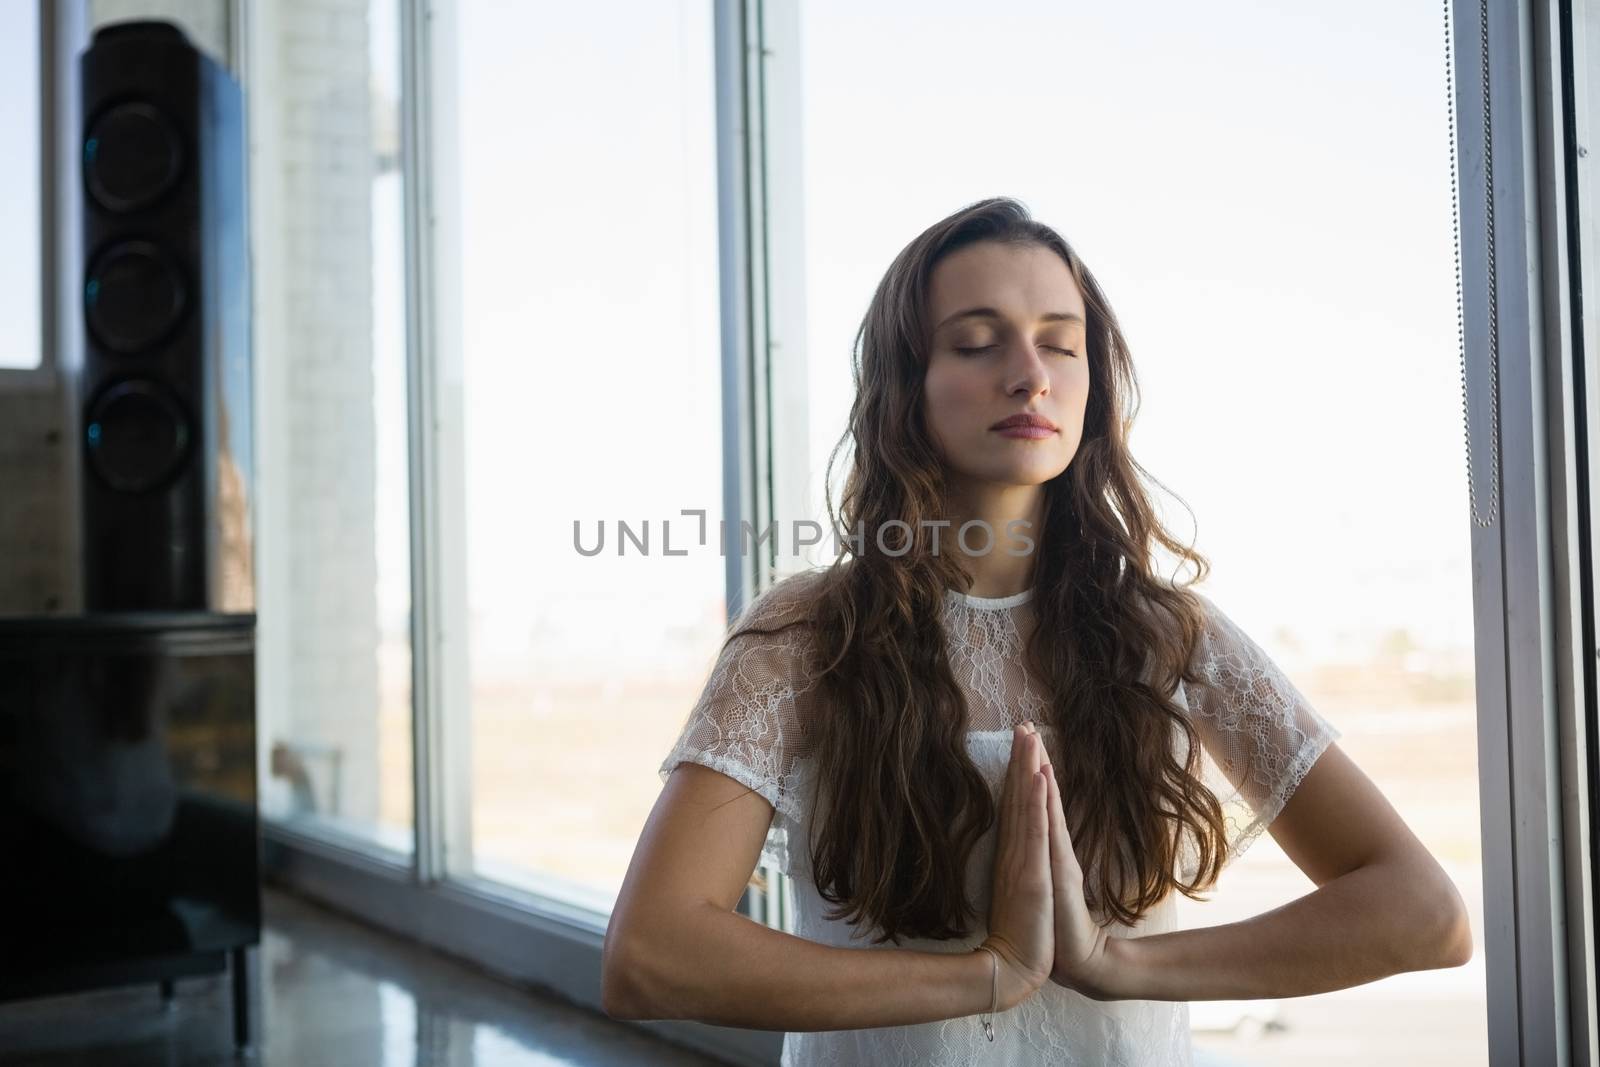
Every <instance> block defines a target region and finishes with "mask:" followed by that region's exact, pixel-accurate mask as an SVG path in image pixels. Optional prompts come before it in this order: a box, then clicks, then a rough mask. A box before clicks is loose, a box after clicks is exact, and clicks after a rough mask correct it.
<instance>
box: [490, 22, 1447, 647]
mask: <svg viewBox="0 0 1600 1067" xmlns="http://www.w3.org/2000/svg"><path fill="white" fill-rule="evenodd" d="M709 8H710V5H709V4H704V3H700V2H698V0H684V2H681V3H679V4H677V5H656V4H649V5H645V4H641V5H636V7H635V9H633V10H631V11H630V14H629V17H628V18H627V19H619V18H618V17H616V14H615V11H614V10H613V9H611V8H608V7H599V8H596V7H586V6H583V5H563V6H559V7H555V8H541V9H540V10H539V13H538V14H537V16H535V14H534V11H533V9H532V8H528V7H523V6H520V5H493V6H492V7H490V6H485V5H470V4H469V5H466V6H465V7H464V17H463V21H462V26H461V41H462V62H461V75H462V79H463V82H462V110H463V115H462V124H461V127H460V136H461V143H462V156H463V194H464V198H465V206H464V241H463V246H464V249H465V255H466V258H467V262H466V264H465V277H464V279H463V283H464V289H465V306H466V318H467V323H466V333H467V336H466V351H467V369H466V374H467V378H468V405H469V407H468V411H469V414H468V421H469V424H470V431H469V433H470V439H469V443H468V448H469V459H468V462H469V465H470V467H471V470H470V471H469V474H468V489H469V508H470V509H471V515H472V518H473V521H474V524H475V528H474V533H473V540H472V557H471V567H472V574H473V578H472V594H471V595H472V598H473V602H474V605H475V607H476V608H477V609H478V610H480V611H482V612H484V613H486V615H488V616H493V617H498V618H500V619H502V620H504V625H503V626H489V627H485V628H484V629H483V630H481V631H477V632H483V633H490V632H499V633H502V634H503V635H504V637H505V640H506V641H507V642H508V647H507V648H506V649H505V652H506V654H507V655H508V656H510V655H515V654H517V653H519V652H523V653H525V650H526V647H527V645H526V634H527V632H528V627H529V626H532V625H537V623H535V622H533V621H532V616H533V615H535V614H537V613H538V612H539V611H540V610H541V609H540V608H539V607H537V606H533V605H546V606H547V607H548V610H549V612H550V619H551V620H558V621H560V622H561V623H562V626H561V628H562V629H565V628H567V627H575V628H576V632H578V633H581V632H586V631H587V627H586V626H584V625H582V623H581V622H580V619H583V618H592V619H594V620H605V619H610V620H612V621H613V622H612V624H613V625H615V624H616V623H615V620H617V619H618V618H619V615H620V616H622V617H624V618H626V617H628V616H633V617H637V618H639V619H640V622H641V625H640V627H639V632H638V634H637V635H633V634H630V635H629V637H628V640H630V642H631V641H632V640H633V638H634V637H635V636H637V637H638V638H639V639H640V640H647V639H648V632H649V631H650V630H651V628H652V627H654V628H655V629H657V630H659V627H660V625H661V623H662V618H661V614H662V613H667V612H675V611H682V612H684V613H685V614H686V615H687V614H688V612H687V606H688V605H689V604H691V603H693V602H695V597H694V593H695V592H696V591H702V592H709V594H710V595H711V596H713V597H715V598H720V593H721V569H720V563H721V561H720V559H718V558H717V557H716V556H715V555H714V554H712V553H710V552H708V551H706V550H700V549H696V550H695V552H696V553H697V554H692V555H691V556H690V557H688V558H686V559H665V558H663V557H661V555H660V554H659V545H658V542H653V543H652V552H653V553H654V554H653V555H652V556H651V557H650V558H648V559H642V560H637V559H636V560H617V559H616V558H615V556H614V555H611V556H609V557H608V558H602V559H593V560H591V559H585V558H582V557H579V556H577V554H576V553H575V552H574V551H573V550H572V548H571V544H570V536H571V534H570V526H571V519H572V518H573V517H581V518H583V519H584V520H585V531H586V533H587V534H591V535H592V533H593V532H594V530H595V528H596V522H597V520H598V519H599V518H601V517H604V518H607V519H609V520H612V522H613V523H614V521H615V520H616V519H618V518H629V519H633V520H643V519H645V518H649V519H651V520H653V525H655V526H656V527H657V530H656V531H655V535H656V537H657V538H658V539H659V525H660V520H661V519H663V518H666V517H671V516H675V515H676V514H677V512H678V509H679V508H682V507H696V506H704V507H708V508H710V509H711V510H712V512H713V514H714V515H715V514H716V513H717V511H718V502H719V499H720V483H719V479H718V475H717V471H716V463H717V458H718V454H719V453H718V445H719V440H720V435H719V430H718V407H717V404H718V400H717V397H718V389H719V385H718V377H717V374H718V372H717V345H718V337H719V332H718V325H717V319H716V303H715V302H716V281H717V268H716V258H715V246H714V244H713V240H714V236H715V235H714V229H713V227H714V222H715V176H714V171H713V170H712V163H713V150H714V142H713V121H714V120H713V115H714V111H713V107H714V103H713V97H712V90H713V80H712V79H713V75H712V70H711V51H710V39H709V36H710V32H711V24H710V13H709ZM800 10H801V19H802V23H801V66H802V79H803V124H802V151H803V157H804V170H803V174H802V175H801V180H802V182H803V188H804V198H805V221H804V231H803V232H804V236H805V242H806V247H805V255H806V263H805V284H806V294H805V299H806V306H807V308H808V309H809V310H808V319H807V324H806V326H807V343H808V351H807V353H806V355H807V357H808V358H809V360H810V378H811V382H812V401H811V403H812V435H811V455H812V457H813V466H814V469H815V470H816V471H817V472H818V475H819V476H820V471H821V467H822V462H823V459H824V457H825V455H826V452H827V450H828V448H829V447H830V446H831V445H832V443H833V441H834V439H835V438H836V437H837V435H838V433H839V432H840V431H841V430H842V429H843V419H844V415H845V412H846V409H847V407H848V403H849V394H850V380H849V358H850V346H851V344H852V341H853V339H854V335H855V331H856V328H857V327H858V325H859V322H860V318H861V315H862V314H863V312H864V311H865V309H866V305H867V301H868V299H869V298H870V296H871V293H872V291H873V288H874V287H875V285H876V284H877V282H878V279H879V278H880V277H881V276H882V273H883V270H884V269H885V268H886V267H887V265H888V263H889V261H890V260H891V259H892V258H893V256H894V255H895V254H896V253H897V252H898V251H899V249H900V248H901V247H903V246H904V245H905V243H907V242H908V241H910V240H911V239H912V238H913V237H914V236H915V235H916V234H917V233H918V232H920V231H921V230H922V229H923V228H925V227H926V226H928V225H929V224H931V223H932V222H934V221H935V220H937V219H939V218H941V217H943V216H944V215H946V214H948V213H949V212H950V211H953V210H955V209H956V208H958V207H960V206H962V205H963V204H966V203H969V202H971V201H973V200H977V199H980V198H982V197H985V196H990V195H995V194H1008V195H1013V196H1016V197H1019V198H1020V199H1021V200H1023V202H1024V203H1026V204H1027V205H1028V206H1029V207H1030V208H1031V209H1032V210H1033V212H1034V214H1035V216H1036V217H1038V218H1040V219H1042V220H1044V221H1046V222H1049V223H1051V224H1052V225H1054V226H1056V227H1057V228H1058V229H1059V230H1061V232H1062V233H1063V234H1064V235H1065V236H1066V237H1067V239H1068V240H1069V241H1070V242H1072V243H1073V244H1074V245H1075V246H1076V248H1077V249H1078V251H1079V252H1080V253H1081V254H1082V255H1083V256H1084V257H1085V258H1086V259H1087V261H1088V262H1089V264H1090V266H1091V268H1092V269H1093V270H1094V271H1095V272H1096V274H1097V276H1098V277H1099V279H1100V281H1101V283H1102V284H1103V286H1104V287H1105V288H1106V289H1107V290H1108V293H1109V295H1110V298H1111V300H1112V301H1113V304H1114V307H1115V308H1116V310H1117V312H1118V314H1119V317H1120V319H1121V322H1122V324H1123V328H1124V331H1125V333H1126V335H1127V337H1128V339H1129V342H1130V344H1131V345H1132V347H1133V352H1134V357H1135V361H1136V366H1137V368H1138V372H1139V374H1140V381H1141V385H1142V386H1143V391H1144V395H1143V406H1142V408H1141V411H1140V414H1139V417H1138V420H1137V422H1136V424H1135V430H1134V434H1133V438H1132V440H1133V444H1134V447H1135V454H1136V457H1137V458H1138V459H1139V460H1140V462H1141V463H1142V464H1143V465H1144V466H1145V467H1146V468H1147V469H1148V470H1149V471H1150V472H1151V473H1152V474H1153V475H1154V476H1155V477H1157V478H1159V479H1160V480H1161V481H1162V482H1164V483H1165V484H1166V485H1167V486H1169V487H1171V488H1172V489H1173V490H1174V491H1175V492H1177V493H1178V494H1179V495H1180V496H1181V497H1182V498H1183V499H1184V500H1185V501H1186V502H1187V503H1188V505H1189V507H1190V508H1192V509H1193V511H1194V513H1195V516H1196V517H1197V519H1198V524H1199V526H1198V529H1199V545H1198V547H1199V548H1200V550H1201V551H1202V552H1204V553H1206V554H1207V555H1208V556H1209V557H1210V559H1211V561H1212V563H1213V564H1214V570H1213V574H1212V578H1211V580H1210V583H1209V585H1208V588H1209V589H1210V590H1212V591H1213V594H1214V595H1215V596H1216V597H1217V598H1218V599H1219V602H1220V603H1222V604H1223V605H1224V607H1226V608H1227V609H1228V610H1229V611H1230V613H1231V614H1233V615H1234V617H1235V618H1237V619H1238V620H1239V621H1240V622H1241V623H1242V624H1244V625H1245V626H1246V627H1247V628H1249V629H1251V630H1252V631H1268V630H1274V629H1276V627H1277V626H1278V625H1279V624H1288V625H1289V626H1291V627H1293V628H1294V629H1295V630H1296V631H1297V632H1299V633H1300V635H1301V636H1302V638H1303V639H1304V640H1306V641H1307V642H1308V643H1323V644H1330V643H1332V642H1333V641H1335V640H1336V639H1337V637H1338V635H1339V633H1340V632H1341V631H1360V632H1367V633H1371V632H1372V631H1374V630H1379V631H1381V630H1385V629H1388V628H1390V627H1402V626H1403V627H1408V628H1410V629H1411V630H1412V631H1413V633H1414V634H1415V635H1416V636H1417V637H1418V638H1419V639H1420V640H1421V641H1422V642H1423V643H1425V644H1455V645H1460V646H1463V647H1469V648H1470V643H1471V623H1470V619H1471V611H1470V609H1471V584H1470V577H1469V570H1468V563H1467V561H1468V556H1469V539H1468V529H1469V527H1468V517H1467V512H1466V480H1465V466H1464V446H1463V440H1462V425H1461V391H1460V390H1461V383H1460V364H1459V350H1458V347H1457V343H1458V342H1457V321H1456V293H1455V274H1454V271H1455V267H1454V259H1453V250H1452V228H1451V201H1450V169H1449V142H1448V131H1447V128H1446V114H1447V112H1446V98H1445V92H1446V89H1445V71H1444V39H1443V30H1442V23H1441V13H1440V11H1439V10H1438V9H1437V8H1436V7H1434V6H1428V5H1423V6H1409V7H1408V6H1406V5H1400V6H1398V7H1397V6H1395V5H1390V4H1381V3H1378V2H1376V0H1363V2H1360V3H1355V4H1351V5H1342V6H1340V7H1338V8H1336V9H1335V8H1327V7H1322V8H1317V7H1304V6H1296V7H1289V8H1286V7H1284V6H1283V5H1273V4H1269V3H1264V2H1262V3H1248V2H1230V3H1225V4H1210V5H1201V6H1196V5H1193V4H1186V3H1174V2H1166V3H1154V4H1146V5H1140V6H1138V7H1137V8H1130V7H1126V6H1123V7H1117V6H1114V5H1098V4H1086V3H1080V4H1060V3H1026V2H1020V0H1010V2H1005V3H997V4H990V5H986V6H985V8H984V17H983V19H982V20H981V21H979V22H974V20H973V19H972V17H971V11H972V9H971V6H970V4H966V3H962V2H960V0H942V2H932V3H930V2H919V3H917V4H915V5H910V4H890V3H874V4H859V3H850V2H844V0H807V2H806V3H804V4H802V5H800ZM519 19H521V20H523V21H522V22H519ZM1376 25H1381V26H1382V27H1383V32H1382V33H1374V32H1372V27H1373V26H1376ZM1357 56H1359V58H1360V61H1359V62H1354V61H1353V59H1352V57H1357ZM530 101H549V102H550V105H551V106H549V107H542V108H535V107H530V106H529V102H530ZM816 500H817V504H816V514H817V515H818V516H819V517H820V515H821V504H820V490H819V492H818V495H817V497H816ZM1160 503H1161V506H1162V508H1163V510H1164V513H1165V514H1166V516H1167V518H1168V521H1169V523H1170V524H1171V526H1172V527H1173V529H1174V530H1175V532H1177V533H1178V535H1179V536H1180V537H1184V538H1187V537H1189V536H1192V535H1193V534H1194V531H1195V526H1194V524H1193V520H1191V518H1190V516H1189V514H1188V513H1187V512H1185V511H1184V510H1183V509H1182V508H1181V507H1179V506H1178V505H1177V503H1176V502H1175V501H1173V500H1172V499H1171V498H1170V497H1163V498H1161V500H1160ZM610 532H611V534H612V536H613V538H614V532H615V531H614V529H613V530H611V531H610ZM674 532H675V537H674V542H675V545H677V544H680V543H681V542H680V541H679V540H678V538H677V537H676V534H677V533H678V532H679V531H677V530H675V531H674ZM530 549H531V550H532V551H530ZM607 551H608V553H611V552H613V551H614V540H613V541H612V542H608V547H607ZM549 621H550V620H547V623H549ZM552 624H553V623H552ZM602 624H604V623H602ZM589 632H592V631H589ZM476 643H477V641H476V639H475V644H476ZM480 651H484V652H487V650H486V649H484V650H480ZM576 651H577V650H576V649H575V650H574V652H576Z"/></svg>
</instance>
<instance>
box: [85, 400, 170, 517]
mask: <svg viewBox="0 0 1600 1067" xmlns="http://www.w3.org/2000/svg"><path fill="white" fill-rule="evenodd" d="M84 437H85V443H86V444H87V446H88V450H89V464H90V466H91V467H92V468H93V469H94V471H95V473H96V474H98V475H99V476H100V477H101V478H102V479H104V480H105V482H106V484H107V485H109V486H110V487H111V488H113V489H116V490H119V491H121V492H125V493H143V492H149V491H150V490H152V489H157V488H160V487H161V486H162V485H163V484H165V483H166V482H167V481H168V480H169V479H170V478H171V477H172V476H173V475H174V474H175V473H176V472H177V470H178V468H179V467H181V466H182V465H183V462H184V459H185V457H186V456H187V454H188V451H189V438H190V432H189V420H188V418H186V417H185V415H184V413H183V408H182V406H181V405H180V404H179V403H178V401H177V398H176V397H174V396H172V394H171V393H170V392H169V391H168V390H167V389H165V388H163V387H162V386H161V385H160V384H158V383H156V382H142V381H132V382H119V383H117V384H116V385H113V386H112V387H111V388H109V389H107V390H106V391H105V392H104V393H102V394H101V395H100V397H99V398H98V399H97V400H96V401H95V402H94V404H93V405H92V406H91V407H90V409H89V412H88V419H87V421H86V424H85V426H84Z"/></svg>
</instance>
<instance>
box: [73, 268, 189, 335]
mask: <svg viewBox="0 0 1600 1067" xmlns="http://www.w3.org/2000/svg"><path fill="white" fill-rule="evenodd" d="M186 299H187V293H186V290H185V286H184V284H183V276H182V275H181V274H180V273H179V271H178V266H177V264H176V263H174V262H173V261H172V257H170V256H168V255H167V254H166V253H165V252H163V251H162V250H161V249H160V248H159V247H158V246H156V245H154V244H152V243H150V242H149V241H124V242H122V243H120V244H117V245H113V246H112V247H111V248H109V249H107V250H106V252H105V253H104V254H103V255H101V256H100V257H99V258H98V259H96V260H95V262H94V265H93V266H92V267H90V268H89V277H88V279H87V280H86V281H85V282H84V287H83V306H84V313H85V315H86V316H87V317H88V324H89V329H90V331H91V332H92V333H93V334H94V337H95V340H97V341H99V342H100V344H102V345H104V346H105V347H106V348H109V349H111V350H112V351H114V352H139V351H142V350H144V349H146V348H149V347H150V346H151V345H153V344H155V343H156V342H157V341H160V340H161V339H162V338H163V337H165V336H166V335H167V334H168V333H170V332H171V331H172V329H173V327H174V326H176V325H177V324H178V319H179V318H180V317H181V316H182V315H183V309H184V304H185V301H186Z"/></svg>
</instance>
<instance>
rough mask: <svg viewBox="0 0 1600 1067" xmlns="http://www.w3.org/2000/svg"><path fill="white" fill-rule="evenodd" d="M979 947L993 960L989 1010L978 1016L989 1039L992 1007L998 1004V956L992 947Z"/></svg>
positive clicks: (992, 1034) (990, 1036)
mask: <svg viewBox="0 0 1600 1067" xmlns="http://www.w3.org/2000/svg"><path fill="white" fill-rule="evenodd" d="M978 947H979V948H981V949H983V951H985V952H987V953H988V954H989V959H990V960H992V961H993V974H992V977H991V979H990V990H989V1010H988V1011H987V1012H985V1013H983V1014H981V1015H979V1016H978V1021H979V1022H980V1023H982V1024H983V1033H984V1036H985V1037H987V1038H988V1039H989V1040H990V1041H993V1040H994V1021H993V1019H992V1018H991V1017H992V1016H993V1015H994V1009H995V1008H996V1007H998V1006H999V1004H1000V957H999V956H996V955H995V954H994V949H992V948H990V947H989V946H988V945H979V946H978Z"/></svg>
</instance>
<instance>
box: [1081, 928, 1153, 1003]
mask: <svg viewBox="0 0 1600 1067" xmlns="http://www.w3.org/2000/svg"><path fill="white" fill-rule="evenodd" d="M1139 941H1140V939H1139V938H1137V937H1108V938H1106V947H1105V955H1104V958H1103V959H1104V963H1105V966H1104V967H1103V968H1102V969H1101V972H1100V973H1099V974H1097V975H1096V976H1095V982H1094V989H1093V991H1092V992H1090V993H1089V994H1088V995H1089V996H1091V997H1093V998H1094V999H1095V1000H1131V999H1134V998H1135V997H1136V996H1137V993H1136V992H1135V991H1136V990H1137V989H1138V987H1139V978H1138V973H1139V960H1140V954H1141V951H1142V949H1141V946H1140V945H1139Z"/></svg>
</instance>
